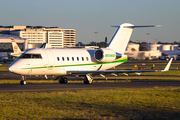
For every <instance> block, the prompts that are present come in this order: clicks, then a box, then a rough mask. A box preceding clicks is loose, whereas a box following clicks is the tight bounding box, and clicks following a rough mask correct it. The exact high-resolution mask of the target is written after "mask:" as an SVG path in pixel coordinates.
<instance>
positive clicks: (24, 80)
mask: <svg viewBox="0 0 180 120" xmlns="http://www.w3.org/2000/svg"><path fill="white" fill-rule="evenodd" d="M20 84H21V85H26V76H24V75H23V76H21V81H20Z"/></svg>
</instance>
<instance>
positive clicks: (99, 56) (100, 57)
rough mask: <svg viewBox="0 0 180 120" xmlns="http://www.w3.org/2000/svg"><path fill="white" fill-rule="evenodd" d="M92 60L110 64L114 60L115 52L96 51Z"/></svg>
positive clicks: (106, 50)
mask: <svg viewBox="0 0 180 120" xmlns="http://www.w3.org/2000/svg"><path fill="white" fill-rule="evenodd" d="M94 58H95V59H96V60H97V61H98V62H112V61H114V60H115V59H116V52H115V51H113V50H111V49H107V48H101V49H97V50H96V51H95V53H94Z"/></svg>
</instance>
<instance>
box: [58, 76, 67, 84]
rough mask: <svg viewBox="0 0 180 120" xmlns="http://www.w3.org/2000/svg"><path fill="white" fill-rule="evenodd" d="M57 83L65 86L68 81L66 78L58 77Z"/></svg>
mask: <svg viewBox="0 0 180 120" xmlns="http://www.w3.org/2000/svg"><path fill="white" fill-rule="evenodd" d="M59 83H60V84H67V83H68V80H67V78H66V77H60V78H59Z"/></svg>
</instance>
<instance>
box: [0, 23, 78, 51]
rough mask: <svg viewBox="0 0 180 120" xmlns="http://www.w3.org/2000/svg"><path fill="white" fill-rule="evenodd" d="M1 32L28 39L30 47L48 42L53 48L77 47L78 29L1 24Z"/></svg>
mask: <svg viewBox="0 0 180 120" xmlns="http://www.w3.org/2000/svg"><path fill="white" fill-rule="evenodd" d="M0 34H9V35H15V36H19V37H21V38H24V39H27V40H28V47H27V49H29V48H35V47H39V46H40V44H42V43H47V44H48V45H49V46H50V47H52V48H67V47H75V45H76V30H75V29H61V28H60V27H42V26H0Z"/></svg>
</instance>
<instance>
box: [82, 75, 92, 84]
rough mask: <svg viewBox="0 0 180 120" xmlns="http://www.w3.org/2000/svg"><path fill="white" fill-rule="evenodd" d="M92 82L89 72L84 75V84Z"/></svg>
mask: <svg viewBox="0 0 180 120" xmlns="http://www.w3.org/2000/svg"><path fill="white" fill-rule="evenodd" d="M92 82H93V77H92V76H91V75H90V74H87V75H85V77H84V84H91V83H92Z"/></svg>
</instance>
